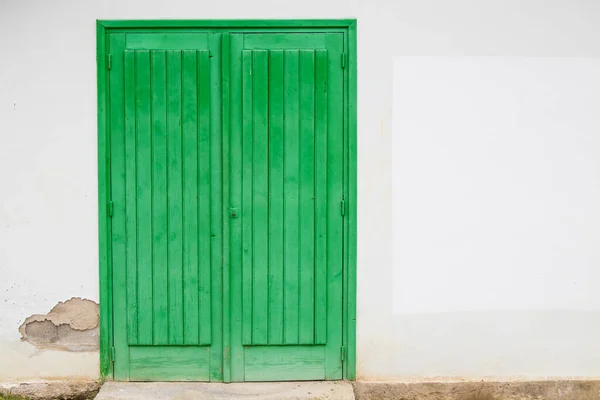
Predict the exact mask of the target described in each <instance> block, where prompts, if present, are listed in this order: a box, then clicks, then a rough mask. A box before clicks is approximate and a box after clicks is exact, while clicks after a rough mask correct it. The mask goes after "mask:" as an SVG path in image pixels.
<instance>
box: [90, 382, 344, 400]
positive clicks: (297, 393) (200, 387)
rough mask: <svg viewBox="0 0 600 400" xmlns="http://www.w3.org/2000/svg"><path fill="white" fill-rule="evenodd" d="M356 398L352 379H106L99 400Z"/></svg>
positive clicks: (294, 399) (324, 399) (98, 396)
mask: <svg viewBox="0 0 600 400" xmlns="http://www.w3.org/2000/svg"><path fill="white" fill-rule="evenodd" d="M197 399H198V400H221V399H223V400H224V399H227V400H248V399H263V400H305V399H314V400H317V399H319V400H354V391H353V390H352V385H351V384H350V383H349V382H343V381H335V382H260V383H200V382H189V383H188V382H106V383H105V384H104V385H102V388H101V389H100V392H99V393H98V395H97V396H96V400H197Z"/></svg>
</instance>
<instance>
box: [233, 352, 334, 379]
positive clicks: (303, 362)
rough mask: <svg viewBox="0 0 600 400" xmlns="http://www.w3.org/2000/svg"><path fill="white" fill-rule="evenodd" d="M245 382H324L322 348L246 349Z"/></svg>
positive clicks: (323, 354) (323, 355)
mask: <svg viewBox="0 0 600 400" xmlns="http://www.w3.org/2000/svg"><path fill="white" fill-rule="evenodd" d="M244 350H245V359H246V365H245V377H246V381H291V380H294V381H302V380H322V379H325V346H256V347H255V346H248V347H246V348H245V349H244Z"/></svg>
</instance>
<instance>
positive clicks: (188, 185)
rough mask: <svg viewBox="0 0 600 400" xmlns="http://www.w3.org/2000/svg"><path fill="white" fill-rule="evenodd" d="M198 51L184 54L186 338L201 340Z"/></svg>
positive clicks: (184, 294) (190, 340)
mask: <svg viewBox="0 0 600 400" xmlns="http://www.w3.org/2000/svg"><path fill="white" fill-rule="evenodd" d="M197 87H198V84H197V79H196V52H195V51H194V50H184V51H183V55H182V109H181V114H182V130H183V133H182V135H183V139H182V145H183V153H182V154H183V172H182V173H183V178H182V179H183V301H184V303H183V341H184V343H185V344H198V343H199V316H200V312H199V310H200V309H199V300H198V298H199V293H200V290H199V286H198V254H199V252H198V200H197V199H198V133H197V132H198V124H197V117H198V116H197V112H198V111H197V110H198V101H197V97H196V96H197Z"/></svg>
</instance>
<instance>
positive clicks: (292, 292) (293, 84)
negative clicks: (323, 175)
mask: <svg viewBox="0 0 600 400" xmlns="http://www.w3.org/2000/svg"><path fill="white" fill-rule="evenodd" d="M284 54H285V58H284V78H283V79H284V82H285V92H284V139H283V140H284V171H285V172H284V193H285V195H284V196H285V200H284V218H285V224H286V226H285V239H284V254H285V258H284V262H285V292H284V297H285V316H284V320H285V326H284V343H286V344H297V343H298V328H299V326H298V305H299V301H298V300H299V298H298V296H299V292H298V259H299V252H298V241H299V235H298V233H299V231H298V225H299V220H298V218H299V209H298V176H299V163H298V161H299V160H298V155H299V154H298V153H299V136H298V135H299V122H300V105H299V72H298V60H299V57H298V51H297V50H285V53H284Z"/></svg>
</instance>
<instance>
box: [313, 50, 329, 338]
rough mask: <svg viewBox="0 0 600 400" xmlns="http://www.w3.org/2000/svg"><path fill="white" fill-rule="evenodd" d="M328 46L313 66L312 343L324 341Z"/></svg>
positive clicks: (317, 57)
mask: <svg viewBox="0 0 600 400" xmlns="http://www.w3.org/2000/svg"><path fill="white" fill-rule="evenodd" d="M327 59H328V54H327V50H317V51H316V67H315V80H316V82H315V198H316V202H315V316H316V318H315V343H320V344H322V343H326V342H327V320H326V319H325V318H320V317H319V316H322V315H326V314H327V203H326V202H324V201H321V200H322V199H327V103H328V97H327Z"/></svg>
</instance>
